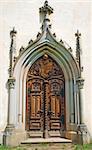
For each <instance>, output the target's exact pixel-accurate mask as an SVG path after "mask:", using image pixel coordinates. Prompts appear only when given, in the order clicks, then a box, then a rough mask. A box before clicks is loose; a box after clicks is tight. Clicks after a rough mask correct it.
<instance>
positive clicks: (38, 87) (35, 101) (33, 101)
mask: <svg viewBox="0 0 92 150" xmlns="http://www.w3.org/2000/svg"><path fill="white" fill-rule="evenodd" d="M42 84H43V82H42V80H41V79H38V78H33V79H32V77H31V79H29V80H28V81H27V105H26V110H27V112H26V114H27V115H26V128H27V130H42V128H43V124H42V122H43V120H42V119H43V118H42V117H41V116H42V112H41V110H42V99H43V98H42V96H43V89H42Z"/></svg>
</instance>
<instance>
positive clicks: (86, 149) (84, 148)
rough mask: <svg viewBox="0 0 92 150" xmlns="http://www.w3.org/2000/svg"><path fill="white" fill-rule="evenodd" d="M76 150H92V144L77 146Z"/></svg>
mask: <svg viewBox="0 0 92 150" xmlns="http://www.w3.org/2000/svg"><path fill="white" fill-rule="evenodd" d="M75 150H92V144H84V145H76V146H75Z"/></svg>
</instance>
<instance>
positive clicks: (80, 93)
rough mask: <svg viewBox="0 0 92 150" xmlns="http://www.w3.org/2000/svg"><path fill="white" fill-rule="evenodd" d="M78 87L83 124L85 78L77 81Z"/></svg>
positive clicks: (81, 121)
mask: <svg viewBox="0 0 92 150" xmlns="http://www.w3.org/2000/svg"><path fill="white" fill-rule="evenodd" d="M77 85H78V95H79V115H80V116H79V117H80V118H79V120H80V121H79V123H80V124H82V123H83V109H82V106H83V99H82V97H83V96H82V95H83V85H84V79H83V78H78V79H77Z"/></svg>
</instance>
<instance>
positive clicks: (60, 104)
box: [26, 54, 66, 138]
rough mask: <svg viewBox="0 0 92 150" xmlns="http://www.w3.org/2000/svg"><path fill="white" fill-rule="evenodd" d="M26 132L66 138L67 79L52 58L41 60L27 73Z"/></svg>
mask: <svg viewBox="0 0 92 150" xmlns="http://www.w3.org/2000/svg"><path fill="white" fill-rule="evenodd" d="M26 86H27V93H26V130H27V131H28V132H29V133H30V135H32V133H34V135H36V134H37V133H39V135H40V136H41V137H44V138H47V137H52V136H60V137H62V131H64V130H65V126H66V125H65V79H64V74H63V72H62V70H61V68H60V67H59V65H58V64H57V63H56V62H55V61H54V60H53V59H52V58H50V57H49V56H48V55H46V54H45V55H44V56H42V57H41V58H39V59H38V60H37V61H36V62H35V63H34V64H33V65H32V66H31V68H30V69H29V71H28V74H27V81H26Z"/></svg>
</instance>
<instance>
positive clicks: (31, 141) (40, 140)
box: [21, 138, 72, 144]
mask: <svg viewBox="0 0 92 150" xmlns="http://www.w3.org/2000/svg"><path fill="white" fill-rule="evenodd" d="M21 143H22V144H36V143H38V144H40V143H72V141H71V140H69V139H65V138H47V139H46V138H28V139H27V140H24V141H22V142H21Z"/></svg>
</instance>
